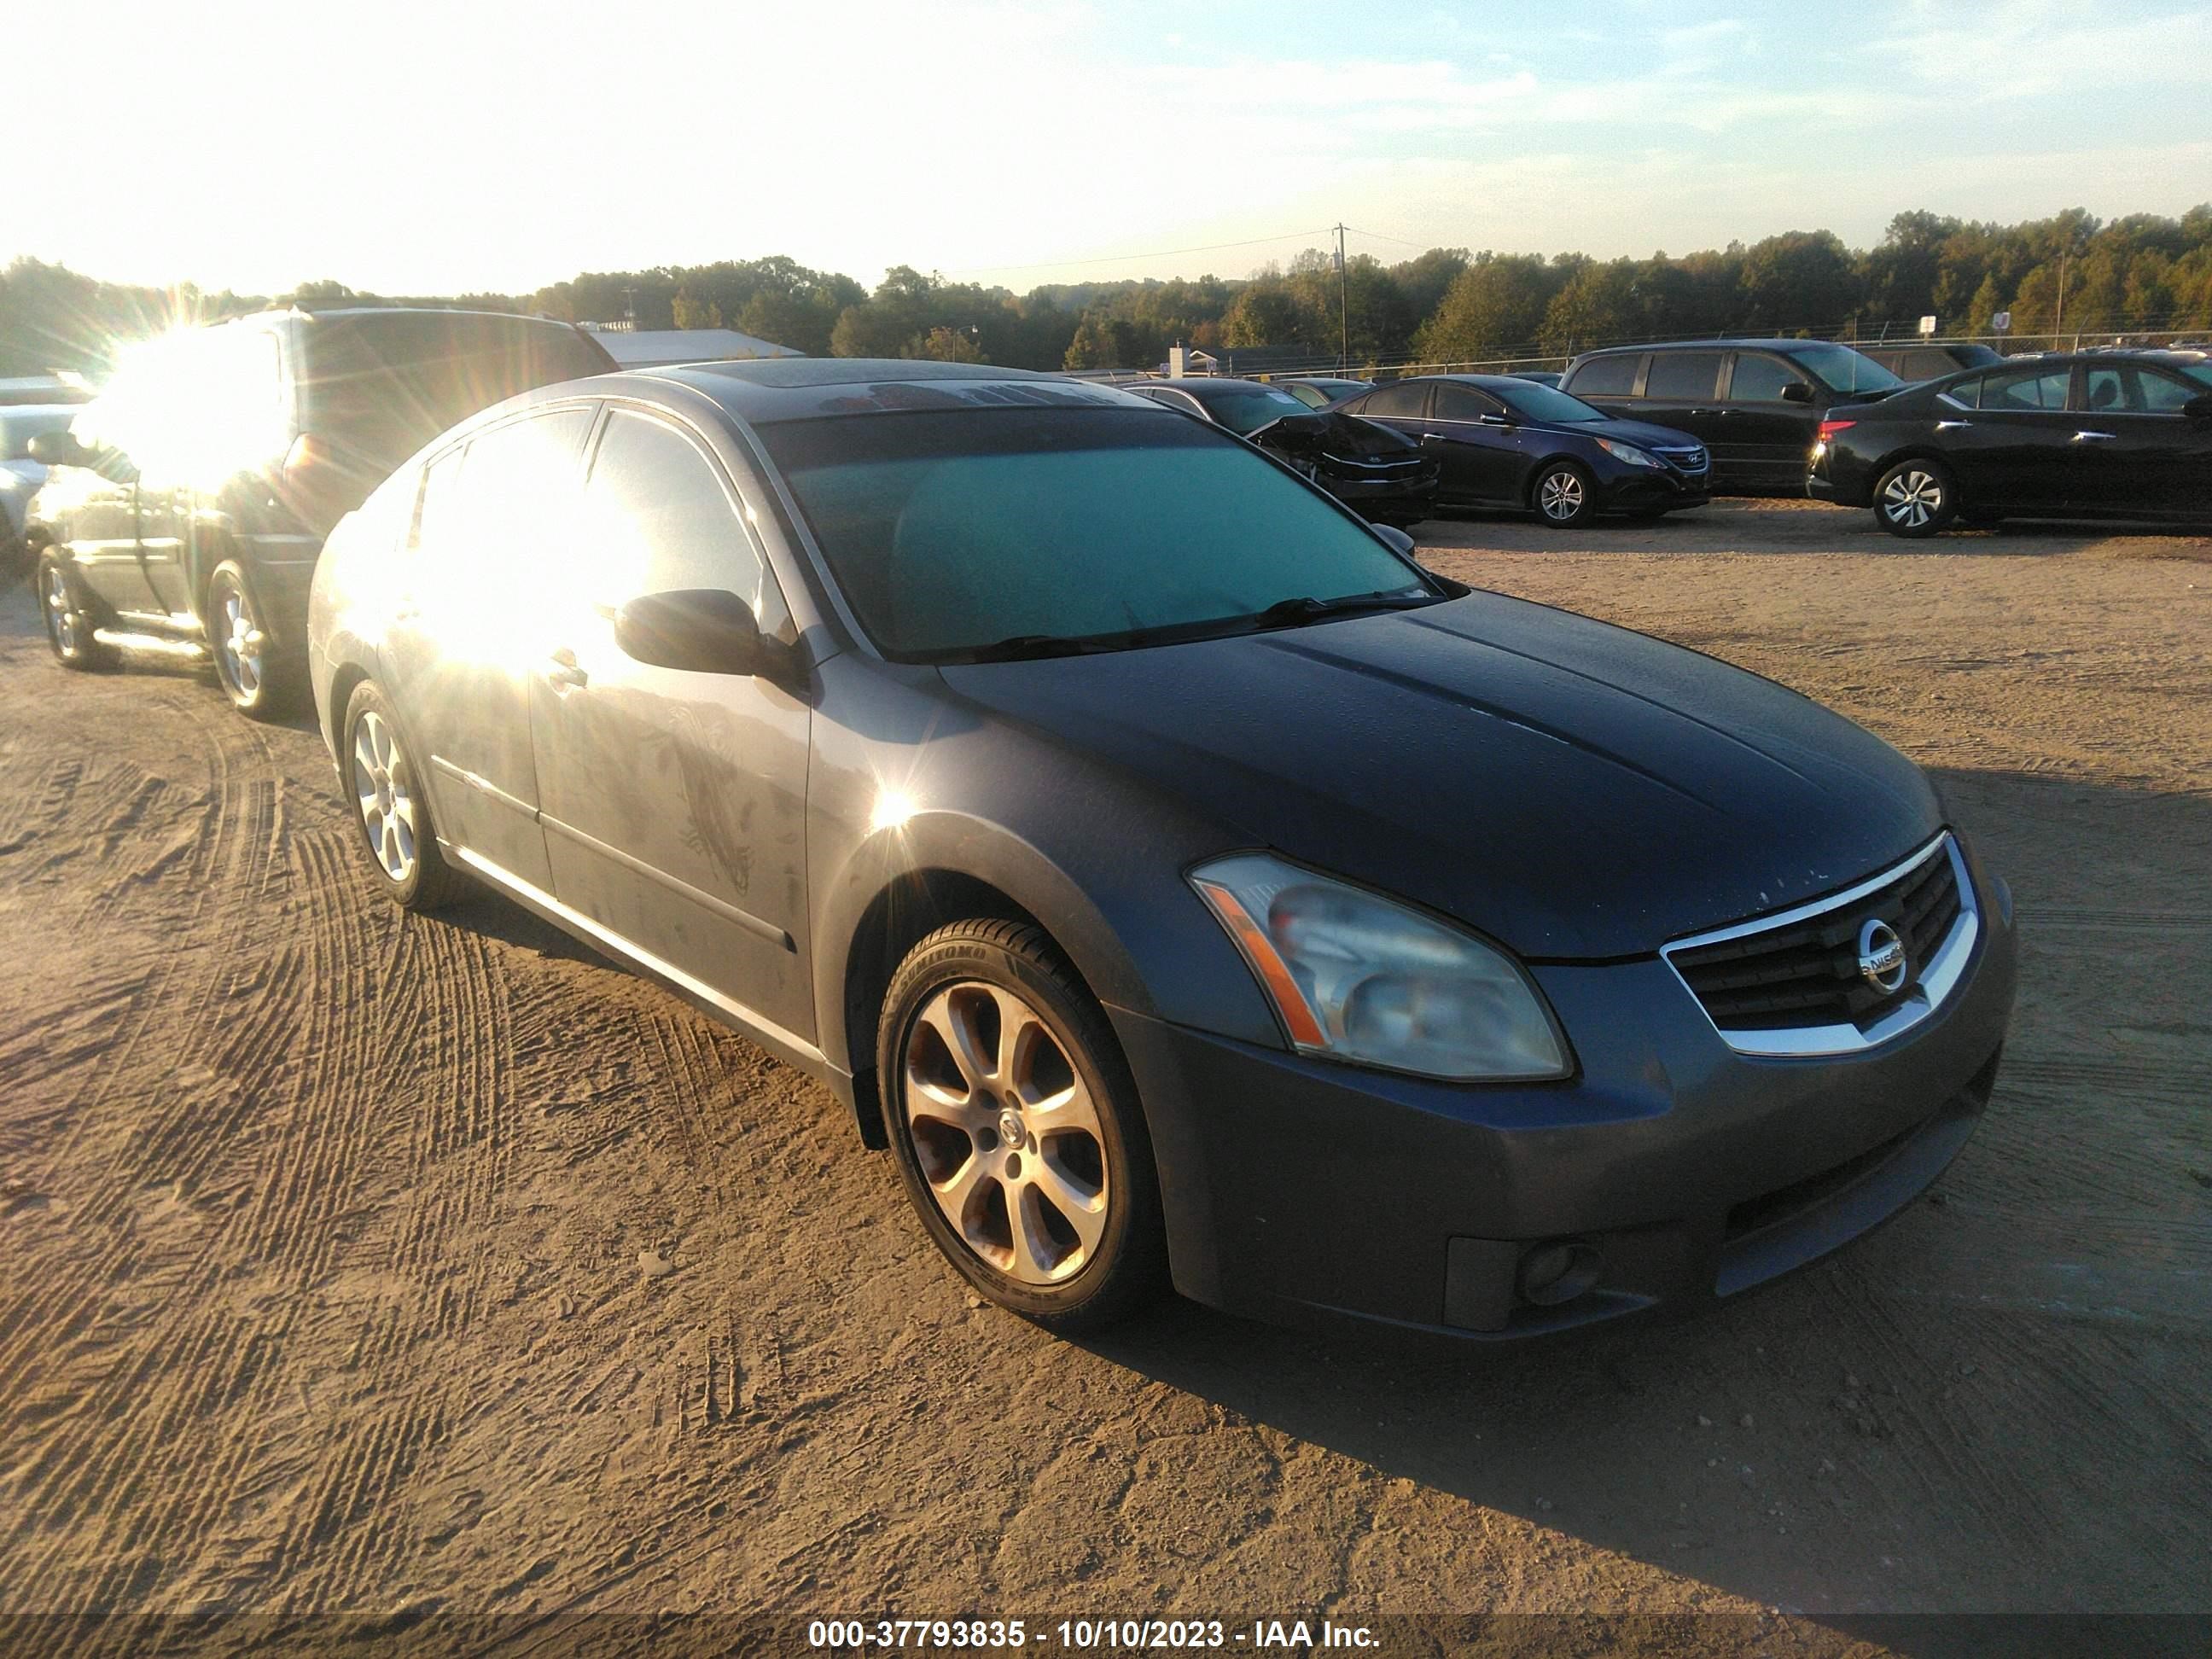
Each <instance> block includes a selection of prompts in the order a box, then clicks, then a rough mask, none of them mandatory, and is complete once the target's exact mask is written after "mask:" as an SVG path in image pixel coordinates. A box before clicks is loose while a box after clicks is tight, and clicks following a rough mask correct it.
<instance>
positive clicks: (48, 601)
mask: <svg viewBox="0 0 2212 1659" xmlns="http://www.w3.org/2000/svg"><path fill="white" fill-rule="evenodd" d="M38 589H39V613H40V616H41V617H43V618H44V619H45V622H46V648H47V649H48V650H50V651H52V653H54V660H55V661H56V662H58V663H59V664H60V665H62V666H63V667H64V668H72V669H75V670H76V671H77V672H79V673H81V674H86V673H94V672H97V671H100V670H102V669H106V668H112V667H113V666H114V665H115V661H116V657H115V647H113V646H112V645H107V644H104V643H103V642H102V641H100V640H97V639H95V638H94V637H93V629H95V628H99V627H101V626H103V625H104V624H105V623H106V617H105V615H104V614H103V612H102V610H101V608H100V602H99V601H98V600H97V599H94V598H93V597H92V595H91V594H90V592H88V591H87V589H86V587H85V585H84V578H82V576H80V575H78V574H76V567H75V566H74V565H72V564H71V563H70V562H69V561H68V560H67V559H64V557H62V556H61V555H59V554H58V553H55V552H52V551H51V550H49V551H47V552H45V553H42V554H40V556H39V571H38Z"/></svg>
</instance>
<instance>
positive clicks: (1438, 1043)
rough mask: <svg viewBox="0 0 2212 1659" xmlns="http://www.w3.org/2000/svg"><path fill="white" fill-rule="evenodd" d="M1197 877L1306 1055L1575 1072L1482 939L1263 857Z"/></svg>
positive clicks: (1531, 990)
mask: <svg viewBox="0 0 2212 1659" xmlns="http://www.w3.org/2000/svg"><path fill="white" fill-rule="evenodd" d="M1190 880H1191V885H1192V886H1194V887H1195V888H1196V889H1197V890H1198V893H1199V896H1200V897H1201V898H1203V899H1204V900H1205V901H1206V904H1207V905H1208V906H1209V907H1210V908H1212V911H1213V914H1214V915H1216V916H1218V918H1220V921H1221V924H1222V926H1223V927H1226V928H1227V929H1228V930H1229V936H1230V938H1231V939H1234V940H1235V941H1236V943H1237V949H1238V950H1239V951H1242V952H1243V956H1244V960H1245V961H1246V962H1248V963H1250V964H1251V967H1252V971H1253V972H1254V973H1255V974H1256V975H1258V976H1259V980H1260V983H1261V987H1263V988H1264V989H1265V990H1266V991H1267V1000H1269V1001H1270V1002H1272V1003H1273V1004H1274V1006H1275V1012H1276V1014H1277V1015H1278V1016H1279V1018H1281V1020H1282V1022H1283V1029H1284V1030H1285V1032H1286V1033H1288V1035H1289V1036H1290V1039H1291V1043H1292V1045H1293V1046H1294V1047H1296V1048H1299V1049H1301V1050H1302V1051H1304V1052H1305V1053H1307V1054H1325V1055H1327V1056H1328V1057H1329V1058H1330V1059H1332V1060H1348V1061H1351V1062H1352V1063H1353V1064H1356V1065H1361V1066H1385V1067H1388V1068H1389V1069H1390V1070H1392V1071H1397V1072H1413V1073H1419V1074H1420V1075H1422V1076H1425V1077H1443V1078H1484V1079H1492V1080H1505V1079H1520V1080H1533V1079H1542V1078H1559V1077H1565V1076H1566V1075H1567V1074H1568V1073H1569V1072H1570V1071H1571V1069H1572V1067H1571V1066H1570V1065H1569V1063H1568V1060H1567V1049H1566V1043H1565V1041H1564V1039H1562V1038H1561V1036H1559V1031H1558V1030H1557V1029H1556V1028H1555V1027H1554V1026H1553V1023H1552V1019H1551V1016H1550V1014H1549V1013H1548V1012H1547V1011H1546V1009H1545V1007H1544V1003H1543V1000H1542V998H1541V997H1540V996H1539V995H1538V994H1537V993H1536V987H1534V985H1532V984H1530V983H1529V981H1528V975H1526V974H1525V973H1523V972H1522V969H1521V966H1520V964H1519V963H1516V962H1515V961H1514V960H1513V959H1512V958H1511V957H1509V956H1507V955H1506V954H1505V953H1504V951H1499V950H1498V948H1497V947H1496V946H1494V945H1486V944H1485V943H1483V941H1482V940H1480V939H1477V938H1475V937H1474V935H1473V934H1472V933H1464V932H1462V931H1461V930H1460V929H1459V928H1457V927H1452V926H1451V925H1450V924H1449V923H1447V922H1443V921H1437V920H1436V919H1435V918H1434V917H1431V916H1427V915H1422V914H1421V913H1420V912H1419V911H1418V910H1414V909H1412V908H1409V907H1407V906H1406V905H1402V904H1396V903H1394V902H1391V901H1390V900H1389V899H1386V898H1383V897H1380V896H1377V895H1376V894H1373V893H1370V892H1367V891H1366V890H1364V889H1361V888H1358V887H1353V886H1350V885H1348V884H1346V883H1344V882H1340V881H1332V880H1331V879H1329V878H1328V877H1327V876H1321V875H1316V874H1315V873H1314V872H1311V871H1310V870H1302V869H1300V868H1298V867H1297V866H1296V865H1292V864H1285V862H1283V861H1282V860H1280V859H1276V858H1271V857H1269V856H1267V854H1262V853H1240V854H1234V855H1232V856H1231V857H1229V858H1225V859H1216V860H1213V861H1212V863H1210V864H1203V865H1200V866H1199V867H1198V868H1197V869H1195V870H1194V871H1192V872H1190Z"/></svg>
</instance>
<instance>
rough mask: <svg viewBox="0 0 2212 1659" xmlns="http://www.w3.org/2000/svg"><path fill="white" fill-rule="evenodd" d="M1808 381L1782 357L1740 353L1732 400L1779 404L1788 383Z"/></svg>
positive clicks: (1740, 402)
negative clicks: (1783, 389)
mask: <svg viewBox="0 0 2212 1659" xmlns="http://www.w3.org/2000/svg"><path fill="white" fill-rule="evenodd" d="M1655 372H1656V371H1655ZM1804 383H1805V377H1804V376H1803V375H1802V374H1799V373H1798V372H1797V371H1796V369H1794V368H1790V365H1789V364H1787V363H1785V362H1783V361H1782V360H1781V359H1780V358H1779V357H1754V356H1752V355H1751V354H1750V353H1749V352H1740V353H1738V354H1737V356H1736V360H1735V379H1734V380H1731V381H1730V382H1729V401H1730V402H1731V403H1739V404H1778V403H1780V402H1781V401H1782V388H1783V387H1784V386H1802V385H1803V384H1804Z"/></svg>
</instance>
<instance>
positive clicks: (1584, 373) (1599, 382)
mask: <svg viewBox="0 0 2212 1659" xmlns="http://www.w3.org/2000/svg"><path fill="white" fill-rule="evenodd" d="M1643 361H1644V359H1643V358H1642V357H1641V356H1639V355H1638V354H1637V353H1635V352H1633V351H1627V352H1623V353H1621V354H1620V355H1619V356H1613V357H1593V358H1591V359H1590V360H1589V362H1586V363H1584V364H1583V366H1582V367H1581V368H1578V369H1577V370H1576V371H1575V373H1574V378H1573V379H1572V380H1570V381H1569V382H1567V383H1566V385H1565V386H1563V387H1561V390H1562V391H1566V392H1573V393H1574V394H1575V396H1576V397H1577V398H1626V396H1628V394H1629V393H1630V392H1632V391H1633V390H1634V389H1635V386H1636V368H1637V365H1638V363H1641V362H1643Z"/></svg>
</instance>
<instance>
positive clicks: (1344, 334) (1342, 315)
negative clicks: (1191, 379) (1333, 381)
mask: <svg viewBox="0 0 2212 1659" xmlns="http://www.w3.org/2000/svg"><path fill="white" fill-rule="evenodd" d="M1349 282H1350V277H1349V276H1347V274H1346V270H1345V268H1344V226H1343V225H1342V224H1341V223H1340V224H1339V225H1338V226H1337V228H1336V372H1337V373H1338V374H1345V373H1346V372H1348V371H1349V370H1350V368H1352V301H1351V298H1350V292H1351V290H1350V289H1349V286H1348V283H1349Z"/></svg>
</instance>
